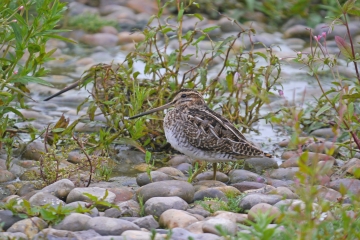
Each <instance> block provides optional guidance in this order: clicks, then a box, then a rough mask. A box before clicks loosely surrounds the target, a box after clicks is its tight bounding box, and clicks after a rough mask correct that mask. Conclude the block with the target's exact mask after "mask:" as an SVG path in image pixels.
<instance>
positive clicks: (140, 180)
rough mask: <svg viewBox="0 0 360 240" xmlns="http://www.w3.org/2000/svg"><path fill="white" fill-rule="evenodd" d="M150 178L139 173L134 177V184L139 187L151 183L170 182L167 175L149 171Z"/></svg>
mask: <svg viewBox="0 0 360 240" xmlns="http://www.w3.org/2000/svg"><path fill="white" fill-rule="evenodd" d="M150 176H151V178H150V177H149V175H148V174H147V173H140V174H138V175H137V177H136V183H137V184H138V185H139V186H140V187H141V186H144V185H146V184H149V183H152V182H161V181H167V180H172V178H171V177H170V176H169V175H167V174H165V173H162V172H158V171H151V172H150Z"/></svg>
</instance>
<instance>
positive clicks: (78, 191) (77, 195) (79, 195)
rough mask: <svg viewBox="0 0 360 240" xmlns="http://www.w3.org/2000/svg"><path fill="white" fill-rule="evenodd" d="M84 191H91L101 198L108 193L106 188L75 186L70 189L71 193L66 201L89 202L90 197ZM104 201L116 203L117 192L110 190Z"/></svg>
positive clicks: (90, 192)
mask: <svg viewBox="0 0 360 240" xmlns="http://www.w3.org/2000/svg"><path fill="white" fill-rule="evenodd" d="M84 193H89V194H91V195H93V196H95V197H97V198H99V199H101V198H103V197H104V196H105V193H106V189H104V188H99V187H87V188H74V189H72V190H71V191H70V193H69V195H68V196H67V198H66V203H71V202H77V201H85V202H88V201H89V200H90V199H89V198H88V197H86V196H85V195H84ZM104 201H106V202H109V203H114V201H115V194H114V193H112V192H110V191H108V196H107V197H106V198H105V199H104Z"/></svg>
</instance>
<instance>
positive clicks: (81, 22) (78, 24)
mask: <svg viewBox="0 0 360 240" xmlns="http://www.w3.org/2000/svg"><path fill="white" fill-rule="evenodd" d="M68 24H69V27H70V28H74V29H81V30H84V31H86V32H89V33H96V32H98V31H99V30H100V28H102V27H104V26H112V27H115V28H118V27H119V26H118V23H117V22H116V21H113V20H107V19H104V18H102V17H100V16H99V15H98V14H93V13H89V12H85V13H82V14H80V15H76V16H72V17H70V18H69V19H68Z"/></svg>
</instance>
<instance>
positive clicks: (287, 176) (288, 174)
mask: <svg viewBox="0 0 360 240" xmlns="http://www.w3.org/2000/svg"><path fill="white" fill-rule="evenodd" d="M298 171H299V168H298V167H289V168H278V169H273V170H268V171H267V173H266V176H269V177H270V178H275V179H279V180H294V178H295V174H296V173H297V172H298Z"/></svg>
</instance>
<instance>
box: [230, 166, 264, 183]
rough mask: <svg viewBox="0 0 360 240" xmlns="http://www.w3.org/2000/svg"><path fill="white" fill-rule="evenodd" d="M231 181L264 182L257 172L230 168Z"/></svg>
mask: <svg viewBox="0 0 360 240" xmlns="http://www.w3.org/2000/svg"><path fill="white" fill-rule="evenodd" d="M229 177H230V182H231V183H238V182H243V181H249V182H264V181H265V180H264V178H263V177H261V176H260V175H259V174H256V173H253V172H250V171H247V170H241V169H237V170H232V171H231V172H230V174H229Z"/></svg>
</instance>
